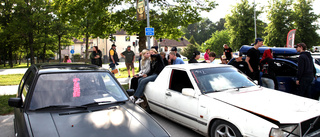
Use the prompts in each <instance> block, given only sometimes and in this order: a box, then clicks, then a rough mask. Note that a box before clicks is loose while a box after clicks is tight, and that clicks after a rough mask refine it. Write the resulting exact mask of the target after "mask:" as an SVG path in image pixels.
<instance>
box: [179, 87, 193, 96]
mask: <svg viewBox="0 0 320 137" xmlns="http://www.w3.org/2000/svg"><path fill="white" fill-rule="evenodd" d="M195 94H196V91H194V89H192V88H183V89H182V95H186V96H190V97H194V95H195Z"/></svg>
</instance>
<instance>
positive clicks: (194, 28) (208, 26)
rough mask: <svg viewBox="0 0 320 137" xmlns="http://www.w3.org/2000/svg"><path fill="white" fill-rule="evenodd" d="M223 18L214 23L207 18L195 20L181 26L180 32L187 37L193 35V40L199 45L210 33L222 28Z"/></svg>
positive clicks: (189, 37)
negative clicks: (185, 25)
mask: <svg viewBox="0 0 320 137" xmlns="http://www.w3.org/2000/svg"><path fill="white" fill-rule="evenodd" d="M224 23H225V19H223V18H221V19H220V20H219V21H217V22H216V23H213V22H212V21H210V20H209V19H208V18H204V19H202V20H201V21H200V22H196V23H193V24H190V25H188V26H187V27H183V28H182V32H183V33H185V34H184V36H185V37H186V38H187V39H191V36H193V37H194V39H195V41H196V42H197V43H199V44H200V45H201V44H202V43H203V42H205V41H206V40H208V39H209V38H210V37H211V34H212V33H214V32H215V31H217V30H223V29H225V27H224Z"/></svg>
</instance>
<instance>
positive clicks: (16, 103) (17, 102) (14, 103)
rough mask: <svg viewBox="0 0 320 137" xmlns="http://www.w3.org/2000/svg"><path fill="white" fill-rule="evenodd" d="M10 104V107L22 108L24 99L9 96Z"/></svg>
mask: <svg viewBox="0 0 320 137" xmlns="http://www.w3.org/2000/svg"><path fill="white" fill-rule="evenodd" d="M8 105H9V106H10V107H16V108H20V107H21V106H22V99H21V98H9V100H8Z"/></svg>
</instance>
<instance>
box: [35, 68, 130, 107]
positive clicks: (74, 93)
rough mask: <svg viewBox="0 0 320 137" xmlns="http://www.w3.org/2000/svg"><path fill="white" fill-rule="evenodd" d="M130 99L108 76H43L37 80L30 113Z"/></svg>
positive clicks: (70, 74) (93, 74)
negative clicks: (55, 106)
mask: <svg viewBox="0 0 320 137" xmlns="http://www.w3.org/2000/svg"><path fill="white" fill-rule="evenodd" d="M127 99H128V98H127V96H126V94H125V93H124V92H123V90H122V88H121V87H120V85H119V84H118V83H117V82H116V80H115V79H114V78H113V77H112V76H111V75H110V74H109V73H107V72H91V73H59V74H42V75H40V76H39V78H38V80H37V83H36V86H35V90H34V93H33V96H32V99H31V103H30V107H29V109H31V110H34V109H38V108H42V107H46V106H52V105H70V106H80V105H84V104H88V103H94V102H101V101H109V102H116V101H124V100H127Z"/></svg>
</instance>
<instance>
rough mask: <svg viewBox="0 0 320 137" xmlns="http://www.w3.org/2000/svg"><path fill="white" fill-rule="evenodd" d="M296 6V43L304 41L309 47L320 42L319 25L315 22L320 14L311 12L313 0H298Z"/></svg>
mask: <svg viewBox="0 0 320 137" xmlns="http://www.w3.org/2000/svg"><path fill="white" fill-rule="evenodd" d="M293 7H294V8H293V9H294V13H293V14H294V28H295V29H297V30H296V38H295V43H300V42H304V43H305V44H306V45H307V47H308V48H311V47H312V46H314V45H318V44H319V43H320V37H319V34H318V33H317V32H316V30H317V29H319V26H318V25H316V24H313V23H314V22H316V21H317V19H318V18H319V17H320V15H316V14H315V13H314V12H311V11H312V10H313V9H312V1H311V0H298V2H297V3H296V4H294V6H293Z"/></svg>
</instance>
